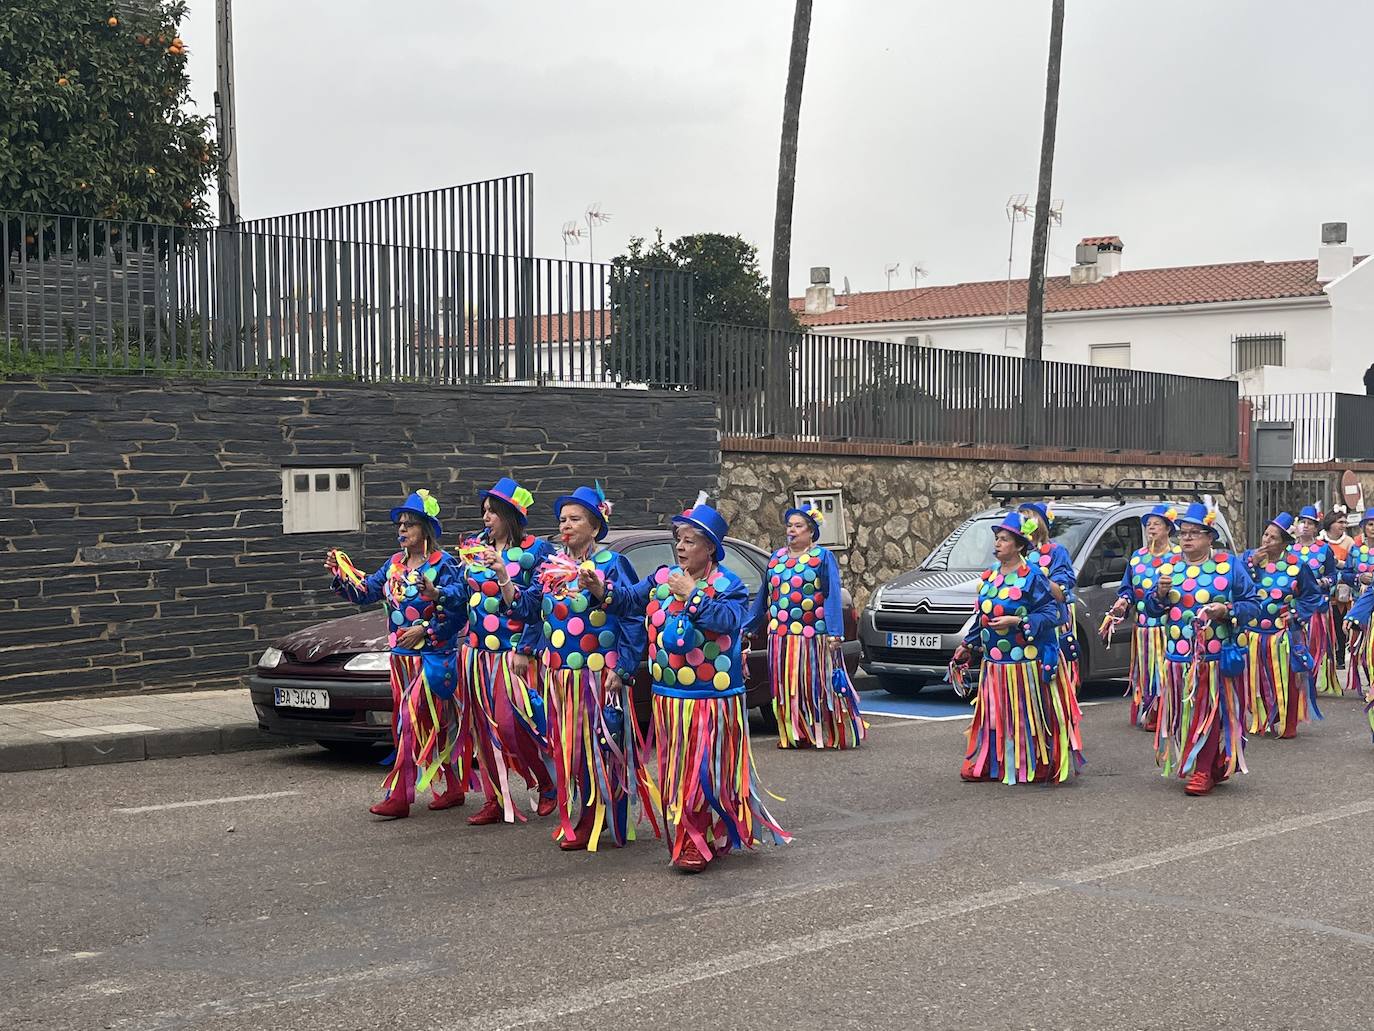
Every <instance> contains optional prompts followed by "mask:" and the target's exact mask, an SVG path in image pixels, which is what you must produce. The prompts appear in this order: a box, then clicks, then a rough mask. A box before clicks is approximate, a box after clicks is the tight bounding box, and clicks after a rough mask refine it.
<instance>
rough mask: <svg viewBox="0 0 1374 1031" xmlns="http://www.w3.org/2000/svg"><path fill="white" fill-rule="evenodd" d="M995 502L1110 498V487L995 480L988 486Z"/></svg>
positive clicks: (1059, 482)
mask: <svg viewBox="0 0 1374 1031" xmlns="http://www.w3.org/2000/svg"><path fill="white" fill-rule="evenodd" d="M988 496H989V497H992V498H994V499H996V500H997V501H1014V500H1017V499H1020V498H1112V497H1115V496H1116V495H1115V494H1113V493H1112V489H1111V488H1110V487H1105V486H1103V485H1102V484H1100V483H1069V482H1067V481H1064V480H997V481H996V482H994V483H992V484H990V485H989V486H988Z"/></svg>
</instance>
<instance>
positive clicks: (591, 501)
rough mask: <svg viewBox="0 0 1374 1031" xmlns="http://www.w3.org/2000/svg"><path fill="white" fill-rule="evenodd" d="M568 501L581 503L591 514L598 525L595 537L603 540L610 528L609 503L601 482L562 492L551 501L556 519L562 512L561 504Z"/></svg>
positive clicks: (575, 503) (576, 503)
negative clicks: (560, 495) (556, 498)
mask: <svg viewBox="0 0 1374 1031" xmlns="http://www.w3.org/2000/svg"><path fill="white" fill-rule="evenodd" d="M569 503H572V504H574V505H581V506H582V507H583V508H585V509H586V510H587V511H588V512H590V513H591V514H592V518H593V519H595V520H596V521H597V523H598V525H599V526H600V529H599V530H597V531H596V539H597V540H604V539H605V538H606V534H607V533H609V532H610V529H611V524H610V517H611V503H610V502H609V501H607V500H606V492H605V491H603V490H602V489H601V484H599V483H598V484H597V485H596V486H595V487H578V488H577V489H576V490H575V491H573V492H572V493H571V494H564V495H563V496H562V497H561V498H559V499H558V500H557V501H555V502H554V503H553V517H554V518H555V519H557V518H558V517H559V516H560V515H561V514H562V512H563V506H564V505H566V504H569Z"/></svg>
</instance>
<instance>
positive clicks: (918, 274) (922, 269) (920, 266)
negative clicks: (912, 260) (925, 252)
mask: <svg viewBox="0 0 1374 1031" xmlns="http://www.w3.org/2000/svg"><path fill="white" fill-rule="evenodd" d="M928 275H930V272H929V270H927V269H926V263H925V262H924V261H918V262H916V264H914V265H912V266H911V287H912V289H913V290H914V289H916V288H917V287H919V286H920V285H921V280H923V279H925V278H926V276H928Z"/></svg>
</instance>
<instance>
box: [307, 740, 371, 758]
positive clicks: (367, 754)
mask: <svg viewBox="0 0 1374 1031" xmlns="http://www.w3.org/2000/svg"><path fill="white" fill-rule="evenodd" d="M315 744H317V745H319V746H320V747H321V748H323V749H324V750H325V751H326V752H329V753H330V754H332V755H337V756H338V757H339V758H341V759H371V758H372V757H373V753H375V752H376V751H377V746H376V745H374V744H372V743H371V742H369V741H320V740H317V741H316V742H315Z"/></svg>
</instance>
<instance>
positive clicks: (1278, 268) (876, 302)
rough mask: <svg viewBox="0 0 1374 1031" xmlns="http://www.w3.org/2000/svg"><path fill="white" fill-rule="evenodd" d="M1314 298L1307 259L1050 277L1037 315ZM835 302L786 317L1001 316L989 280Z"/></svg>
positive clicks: (850, 320)
mask: <svg viewBox="0 0 1374 1031" xmlns="http://www.w3.org/2000/svg"><path fill="white" fill-rule="evenodd" d="M1093 239H1099V238H1096V237H1094V238H1093ZM1100 239H1112V238H1111V237H1102V238H1100ZM1357 260H1359V259H1357ZM1321 293H1322V286H1321V284H1320V283H1318V282H1317V262H1316V260H1315V259H1312V258H1304V259H1302V260H1299V261H1242V262H1234V263H1232V264H1226V265H1183V266H1179V267H1177V268H1155V269H1139V270H1137V271H1127V272H1119V273H1117V274H1116V275H1114V276H1111V277H1109V278H1107V279H1104V280H1102V282H1100V283H1092V284H1088V285H1083V286H1070V285H1069V277H1068V276H1055V277H1053V278H1051V279H1047V280H1046V281H1045V311H1046V313H1052V312H1061V311H1104V310H1109V309H1112V308H1149V307H1155V306H1168V305H1179V304H1215V303H1222V302H1225V301H1253V300H1261V299H1267V298H1284V297H1317V296H1320V295H1321ZM835 300H836V302H837V303H838V304H839V307H838V308H836V309H835V310H834V311H832V312H827V313H826V314H824V315H807V314H805V310H806V305H805V302H804V301H803V299H801V298H793V299H792V302H791V303H792V310H793V311H795V312H796V313H797V314H798V318H799V319H800V321H801V322H802V323H803V324H805V325H808V326H843V325H853V324H859V323H869V322H924V321H928V320H936V319H961V318H976V317H979V316H992V315H1001V314H1003V312H1004V311H1005V310H1006V304H1007V281H1006V280H1005V279H996V280H989V281H988V282H985V283H958V284H956V285H953V286H923V287H921V288H920V289H916V290H877V291H873V292H871V293H855V294H840V295H837V296H836V298H835ZM1025 311H1026V280H1024V279H1013V280H1012V281H1011V313H1012V314H1013V315H1020V314H1024V313H1025Z"/></svg>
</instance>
